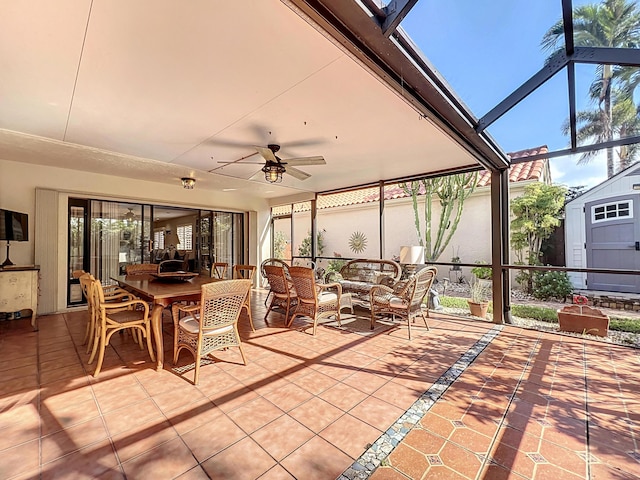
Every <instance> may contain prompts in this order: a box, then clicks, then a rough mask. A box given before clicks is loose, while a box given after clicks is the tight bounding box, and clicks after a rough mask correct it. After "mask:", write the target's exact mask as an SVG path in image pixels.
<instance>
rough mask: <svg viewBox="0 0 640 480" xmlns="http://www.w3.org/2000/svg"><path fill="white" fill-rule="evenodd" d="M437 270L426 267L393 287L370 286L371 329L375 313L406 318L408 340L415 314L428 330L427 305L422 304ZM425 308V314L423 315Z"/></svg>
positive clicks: (373, 324)
mask: <svg viewBox="0 0 640 480" xmlns="http://www.w3.org/2000/svg"><path fill="white" fill-rule="evenodd" d="M437 273H438V270H437V269H436V268H435V267H427V268H423V269H422V270H420V271H419V272H418V273H416V274H415V275H414V276H413V277H411V278H409V279H408V280H406V281H402V282H398V283H397V284H396V286H395V287H394V288H390V287H387V286H386V285H376V286H374V287H372V288H371V293H370V302H371V330H373V329H374V327H375V323H376V315H391V316H392V317H396V316H398V317H401V318H404V319H406V320H407V325H408V329H409V340H411V323H412V322H414V321H415V318H416V317H417V316H421V317H422V319H423V320H424V325H425V326H426V327H427V330H429V325H428V324H427V317H428V316H429V308H428V306H425V305H423V303H422V302H423V300H424V297H425V295H426V294H427V293H428V292H429V290H430V289H431V284H432V283H433V280H434V279H435V278H436V275H437ZM425 310H426V314H427V315H426V316H425Z"/></svg>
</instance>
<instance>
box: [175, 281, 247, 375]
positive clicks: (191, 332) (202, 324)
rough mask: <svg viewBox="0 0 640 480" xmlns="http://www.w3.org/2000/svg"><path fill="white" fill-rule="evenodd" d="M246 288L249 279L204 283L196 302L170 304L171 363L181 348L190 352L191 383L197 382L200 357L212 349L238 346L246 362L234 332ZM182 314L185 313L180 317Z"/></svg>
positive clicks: (236, 327)
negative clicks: (171, 305) (191, 365)
mask: <svg viewBox="0 0 640 480" xmlns="http://www.w3.org/2000/svg"><path fill="white" fill-rule="evenodd" d="M250 288H251V280H225V281H221V282H213V283H207V284H205V285H203V286H202V296H201V299H200V303H199V304H198V305H194V306H186V305H181V304H174V305H173V307H172V309H171V310H172V314H173V322H174V340H173V363H174V365H175V364H176V363H177V362H178V356H179V355H180V351H181V350H183V349H184V350H187V351H189V352H191V354H192V355H193V357H194V359H195V376H194V380H193V383H194V385H197V384H198V378H199V375H200V359H201V358H202V357H203V356H206V355H209V354H210V353H211V352H214V351H216V350H221V349H226V348H228V347H238V348H239V349H240V355H241V356H242V363H243V364H245V365H246V364H247V360H246V358H245V356H244V352H243V350H242V342H241V341H240V335H239V334H238V318H239V317H240V311H241V310H242V306H243V305H244V302H245V300H246V298H247V295H249V289H250ZM182 314H186V316H184V317H182V318H181V315H182Z"/></svg>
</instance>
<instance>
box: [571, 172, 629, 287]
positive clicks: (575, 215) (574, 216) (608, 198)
mask: <svg viewBox="0 0 640 480" xmlns="http://www.w3.org/2000/svg"><path fill="white" fill-rule="evenodd" d="M639 202H640V166H639V165H638V164H635V165H631V166H630V167H628V168H626V169H625V170H622V171H621V172H619V173H617V174H616V175H614V176H613V177H611V178H609V179H607V180H605V181H604V182H602V183H601V184H600V185H597V186H595V187H593V188H592V189H590V190H588V191H586V192H585V193H583V194H582V195H580V196H579V197H577V198H575V199H573V200H571V201H570V202H569V203H567V205H566V214H565V215H566V216H565V252H566V263H567V267H576V268H615V269H618V268H619V269H625V270H638V269H640V218H639V215H640V203H639ZM569 277H570V279H571V282H572V283H573V286H574V287H575V288H576V289H588V290H599V291H606V292H623V293H640V276H638V275H615V274H595V273H588V274H587V273H569Z"/></svg>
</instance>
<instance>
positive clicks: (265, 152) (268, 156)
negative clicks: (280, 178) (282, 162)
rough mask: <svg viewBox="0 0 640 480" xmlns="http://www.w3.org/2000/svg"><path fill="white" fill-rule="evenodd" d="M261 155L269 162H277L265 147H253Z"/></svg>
mask: <svg viewBox="0 0 640 480" xmlns="http://www.w3.org/2000/svg"><path fill="white" fill-rule="evenodd" d="M254 148H255V149H256V150H257V151H258V153H259V154H260V155H262V157H263V158H264V159H265V160H267V161H269V162H276V163H277V162H278V159H277V158H276V156H275V155H274V154H273V152H272V151H271V150H270V149H268V148H267V147H254Z"/></svg>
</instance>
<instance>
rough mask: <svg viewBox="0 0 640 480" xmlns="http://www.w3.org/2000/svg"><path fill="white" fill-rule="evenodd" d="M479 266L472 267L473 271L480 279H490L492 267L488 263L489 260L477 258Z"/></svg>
mask: <svg viewBox="0 0 640 480" xmlns="http://www.w3.org/2000/svg"><path fill="white" fill-rule="evenodd" d="M475 263H476V265H478V266H477V267H473V268H472V269H471V273H473V275H474V276H475V277H476V278H477V279H478V280H489V279H490V278H491V273H492V272H491V267H489V266H488V265H487V262H483V261H482V260H476V262H475Z"/></svg>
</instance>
